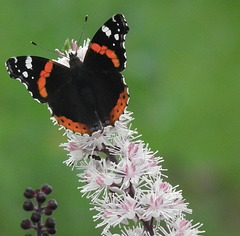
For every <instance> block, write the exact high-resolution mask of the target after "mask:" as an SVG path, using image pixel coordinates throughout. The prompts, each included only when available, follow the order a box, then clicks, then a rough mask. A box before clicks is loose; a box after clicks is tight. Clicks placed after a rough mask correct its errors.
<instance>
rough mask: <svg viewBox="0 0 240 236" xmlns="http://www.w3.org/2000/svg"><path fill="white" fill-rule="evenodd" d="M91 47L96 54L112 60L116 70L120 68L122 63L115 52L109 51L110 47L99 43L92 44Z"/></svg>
mask: <svg viewBox="0 0 240 236" xmlns="http://www.w3.org/2000/svg"><path fill="white" fill-rule="evenodd" d="M90 47H91V49H92V50H93V51H94V52H96V53H99V54H101V55H106V56H107V57H108V58H109V59H111V61H112V63H113V65H114V67H116V68H118V67H120V61H119V59H118V57H117V55H116V53H115V52H114V51H113V50H111V49H108V47H106V46H100V45H99V44H97V43H93V44H91V46H90Z"/></svg>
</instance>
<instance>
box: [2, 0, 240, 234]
mask: <svg viewBox="0 0 240 236" xmlns="http://www.w3.org/2000/svg"><path fill="white" fill-rule="evenodd" d="M115 13H123V14H125V16H126V19H127V21H128V24H129V26H130V33H129V35H128V36H127V43H126V47H127V53H128V64H127V70H126V71H125V72H124V75H125V77H126V81H127V83H128V85H129V87H130V93H131V99H130V105H129V110H131V111H133V112H134V117H135V121H134V123H133V126H134V127H135V128H138V131H139V133H141V134H143V136H142V139H144V140H145V142H147V143H149V144H150V147H151V148H152V149H153V150H154V151H156V150H159V155H161V156H163V157H164V159H165V162H164V164H163V166H164V168H167V169H168V172H167V175H168V176H169V181H170V183H171V184H172V185H178V184H179V185H180V187H179V189H182V190H183V195H184V197H185V198H186V199H187V201H188V202H189V203H190V205H189V207H190V208H192V209H193V214H192V216H190V217H189V219H191V218H192V219H193V220H194V221H193V222H194V223H197V222H202V223H203V224H204V226H203V229H205V230H206V235H218V236H226V235H233V236H234V235H240V190H239V180H240V174H239V173H240V158H239V156H240V145H239V141H240V132H239V131H240V122H239V120H240V118H239V116H240V112H239V109H240V106H239V105H240V104H239V100H240V95H239V91H240V66H239V64H240V27H239V22H240V3H239V2H238V1H233V0H230V1H224V0H213V1H200V0H199V1H160V0H151V1H127V0H121V1H110V0H102V1H98V0H93V1H89V0H83V1H76V0H48V1H30V0H25V1H18V0H16V1H2V2H1V9H0V52H1V57H0V78H1V80H0V91H1V92H0V113H1V115H0V236H14V235H24V233H26V232H24V231H23V230H21V229H20V227H19V224H20V222H21V220H22V219H25V218H27V217H28V216H29V214H28V213H27V212H24V211H22V203H23V201H24V198H23V195H22V193H23V191H24V189H25V188H27V187H29V186H32V187H34V188H38V187H40V186H41V185H42V184H44V183H49V184H50V185H52V186H53V188H54V193H53V194H52V198H56V199H57V201H58V203H59V209H58V210H57V211H56V213H55V218H56V220H57V229H58V235H59V236H63V235H64V236H65V235H70V234H71V235H100V232H101V230H100V229H94V226H95V223H92V216H93V214H94V213H93V212H89V211H88V208H89V204H88V201H87V200H86V199H84V198H82V197H81V195H80V193H79V191H78V190H77V187H78V186H79V183H78V180H77V177H76V174H77V172H75V171H71V169H70V168H68V167H66V166H65V165H64V164H62V162H63V161H64V160H65V159H66V158H67V157H66V152H65V151H63V150H62V148H59V147H58V145H59V144H60V143H63V142H65V141H66V137H63V136H62V133H63V132H61V131H58V128H57V127H56V126H53V124H52V122H51V121H50V120H49V111H48V110H47V107H46V106H43V105H40V104H38V103H36V102H35V101H34V100H33V99H31V97H30V95H29V93H28V92H27V91H26V89H25V87H24V86H22V85H21V84H20V83H19V82H16V81H14V80H11V79H10V78H9V76H8V74H7V72H6V70H5V67H4V62H5V61H6V60H7V59H8V58H9V57H11V56H17V55H18V56H19V55H37V56H43V57H48V58H56V55H55V54H52V53H50V52H48V51H45V50H42V49H39V48H37V47H34V46H32V45H31V44H30V43H29V42H30V40H33V41H36V42H37V43H39V44H41V45H43V46H45V47H47V48H49V49H55V48H62V46H63V43H64V41H65V39H66V38H70V39H71V38H74V39H78V38H79V36H80V33H81V31H82V25H83V21H84V17H85V15H86V14H88V15H89V20H88V23H87V27H86V29H85V32H84V38H86V37H90V38H91V37H92V36H93V34H94V33H95V32H96V30H97V29H98V28H99V27H100V26H101V25H102V24H103V23H104V22H105V21H106V20H107V19H108V18H110V17H111V16H112V15H113V14H115Z"/></svg>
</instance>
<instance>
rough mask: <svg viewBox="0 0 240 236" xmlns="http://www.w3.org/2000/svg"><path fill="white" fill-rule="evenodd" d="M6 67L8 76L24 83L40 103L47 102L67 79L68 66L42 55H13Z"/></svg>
mask: <svg viewBox="0 0 240 236" xmlns="http://www.w3.org/2000/svg"><path fill="white" fill-rule="evenodd" d="M6 68H7V71H8V73H9V75H10V77H11V78H13V79H17V80H19V81H20V82H21V83H22V84H24V85H25V86H26V88H27V90H28V91H29V92H30V94H31V95H32V97H33V98H34V99H35V100H37V101H38V102H40V103H47V102H48V101H49V98H50V97H51V96H54V94H55V93H56V92H57V91H58V90H60V89H61V87H63V86H64V85H65V84H66V83H67V82H68V81H69V68H67V67H66V66H63V65H61V64H59V63H56V62H54V61H51V60H49V59H47V58H43V57H35V56H20V57H13V58H10V59H9V60H8V61H7V62H6ZM56 82H57V83H56Z"/></svg>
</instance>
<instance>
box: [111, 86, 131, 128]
mask: <svg viewBox="0 0 240 236" xmlns="http://www.w3.org/2000/svg"><path fill="white" fill-rule="evenodd" d="M128 100H129V94H128V88H127V87H126V88H125V89H124V91H123V92H122V93H121V94H120V96H119V99H118V101H117V105H116V106H115V107H114V108H113V109H112V111H111V114H110V122H111V124H112V125H114V123H115V122H116V121H118V120H119V118H120V116H121V115H122V114H123V113H124V110H125V108H126V107H127V104H128Z"/></svg>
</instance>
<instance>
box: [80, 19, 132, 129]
mask: <svg viewBox="0 0 240 236" xmlns="http://www.w3.org/2000/svg"><path fill="white" fill-rule="evenodd" d="M128 31H129V27H128V25H127V22H126V20H125V17H124V16H123V15H121V14H117V15H114V16H113V17H112V18H110V19H109V20H108V21H107V22H106V23H105V24H104V25H103V26H102V27H101V28H100V29H99V30H98V31H97V33H96V34H95V35H94V37H93V39H92V41H91V43H90V47H89V49H88V51H87V53H86V56H85V58H84V65H85V66H86V68H88V69H89V70H91V72H92V73H93V75H92V80H94V83H93V90H94V94H96V101H97V111H98V115H99V117H100V119H101V121H102V122H103V123H104V122H105V121H106V122H107V123H108V122H109V123H110V124H111V125H113V124H114V123H115V122H116V121H117V120H118V119H119V117H120V116H121V115H122V114H123V112H124V110H125V108H126V106H127V103H128V99H129V94H128V88H127V85H126V84H125V81H124V77H123V76H122V74H120V72H121V71H123V70H124V69H125V68H126V61H127V58H126V49H125V38H126V34H127V33H128Z"/></svg>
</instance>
